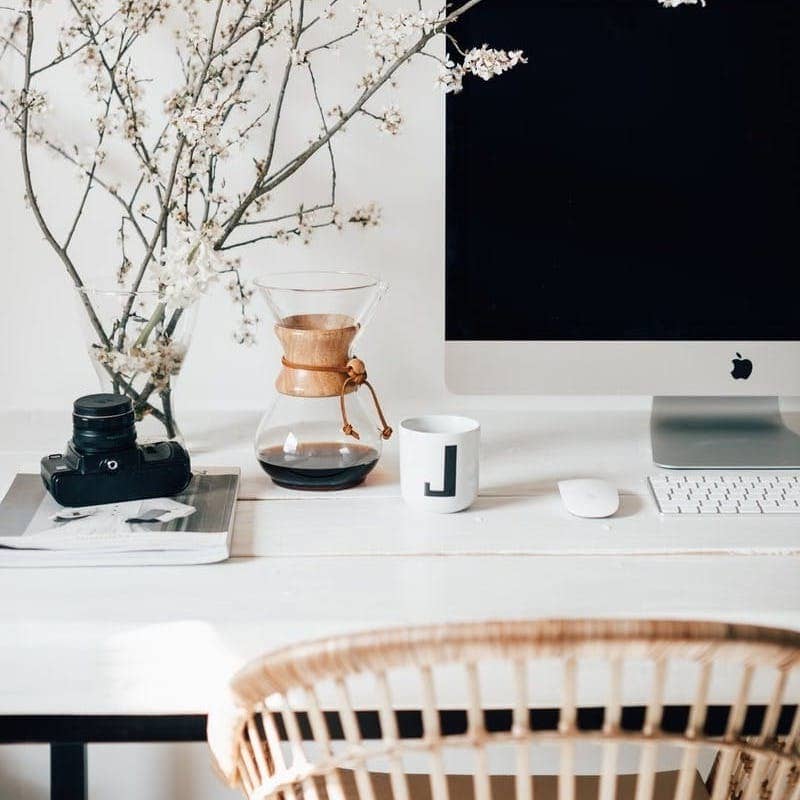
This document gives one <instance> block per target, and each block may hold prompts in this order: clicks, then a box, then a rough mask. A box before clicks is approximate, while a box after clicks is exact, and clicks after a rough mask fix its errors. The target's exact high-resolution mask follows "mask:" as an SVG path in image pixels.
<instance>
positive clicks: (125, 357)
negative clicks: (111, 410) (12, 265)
mask: <svg viewBox="0 0 800 800" xmlns="http://www.w3.org/2000/svg"><path fill="white" fill-rule="evenodd" d="M77 298H78V306H79V307H78V313H79V316H80V318H81V322H82V328H83V333H84V339H85V342H86V349H87V352H88V355H89V358H90V360H91V362H92V366H93V367H94V370H95V372H96V373H97V377H98V379H99V381H100V388H101V390H102V391H104V392H111V393H114V394H126V395H128V396H129V397H130V398H131V400H132V401H133V407H134V411H135V414H136V430H137V438H138V441H139V442H148V441H149V442H152V441H159V440H161V441H163V440H165V439H171V440H175V441H180V442H183V436H182V435H181V431H180V427H179V425H178V418H177V414H176V411H175V384H176V382H177V379H178V376H179V375H180V372H181V368H182V367H183V364H184V362H185V360H186V354H187V352H188V350H189V343H190V341H191V336H192V331H193V329H194V324H195V320H196V317H197V303H194V304H192V305H191V306H189V307H187V308H179V309H171V308H168V307H167V306H166V304H165V303H164V302H163V298H162V296H161V295H160V293H159V292H157V291H155V290H147V291H135V292H133V291H129V290H126V289H123V288H114V289H106V288H96V287H90V286H83V287H81V288H79V289H78V290H77Z"/></svg>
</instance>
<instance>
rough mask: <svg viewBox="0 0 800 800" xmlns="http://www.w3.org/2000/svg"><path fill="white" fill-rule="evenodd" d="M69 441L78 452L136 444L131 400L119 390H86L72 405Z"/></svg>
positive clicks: (121, 447) (106, 450)
mask: <svg viewBox="0 0 800 800" xmlns="http://www.w3.org/2000/svg"><path fill="white" fill-rule="evenodd" d="M72 443H73V444H74V445H75V449H76V450H78V451H79V452H82V453H106V452H109V451H111V450H124V449H127V448H129V447H133V446H134V445H135V444H136V426H135V425H134V417H133V404H132V403H131V401H130V398H129V397H125V396H124V395H120V394H88V395H86V396H85V397H79V398H78V399H77V400H76V401H75V403H74V404H73V407H72Z"/></svg>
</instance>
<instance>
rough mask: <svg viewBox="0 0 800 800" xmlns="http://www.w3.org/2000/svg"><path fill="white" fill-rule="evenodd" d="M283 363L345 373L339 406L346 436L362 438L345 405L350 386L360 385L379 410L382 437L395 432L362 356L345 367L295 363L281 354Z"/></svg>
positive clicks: (288, 366)
mask: <svg viewBox="0 0 800 800" xmlns="http://www.w3.org/2000/svg"><path fill="white" fill-rule="evenodd" d="M281 364H283V366H284V367H286V368H288V369H300V370H308V371H309V372H328V373H335V374H338V375H344V376H345V379H344V381H342V389H341V391H340V393H339V407H340V408H341V411H342V422H343V425H342V431H344V434H345V435H346V436H352V437H353V438H354V439H360V438H361V436H359V433H358V431H357V430H356V429H355V428H354V427H353V426H352V425H351V424H350V420H349V419H348V418H347V407H346V405H345V401H344V396H345V394H347V390H348V388H349V387H350V386H353V387H355V388H358V387H359V386H366V387H367V389H369V391H370V394H371V395H372V401H373V403H374V404H375V411H377V412H378V418H379V419H380V421H381V426H382V430H381V438H382V439H389V438H390V437H391V435H392V433H393V432H394V431H393V430H392V429H391V427H390V426H389V423H388V422H387V421H386V417H385V416H384V414H383V409H382V408H381V404H380V401H379V400H378V395H377V394H376V392H375V389H374V388H373V386H372V384H371V383H370V382H369V381H368V380H367V367H366V365H365V364H364V362H363V361H362V360H361V359H360V358H355V357H353V358H351V359H350V360H349V361H348V362H347V364H345V365H344V366H343V367H321V366H317V365H315V364H295V363H294V362H292V361H289V360H287V358H286V356H281Z"/></svg>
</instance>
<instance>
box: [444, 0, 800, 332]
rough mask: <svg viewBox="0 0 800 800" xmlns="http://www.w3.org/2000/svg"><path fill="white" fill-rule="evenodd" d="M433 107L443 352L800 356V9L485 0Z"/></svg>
mask: <svg viewBox="0 0 800 800" xmlns="http://www.w3.org/2000/svg"><path fill="white" fill-rule="evenodd" d="M452 32H453V33H454V34H456V35H457V37H458V40H459V42H460V44H461V45H462V47H472V46H480V45H481V44H483V43H484V42H487V43H489V44H490V45H492V46H497V47H505V48H508V49H518V48H521V49H523V50H524V51H525V53H526V55H527V56H528V59H529V61H528V64H527V65H523V66H518V67H516V68H515V69H514V70H512V71H511V72H509V73H507V74H505V75H502V76H500V77H496V78H494V79H492V80H491V81H488V82H484V81H482V80H480V79H478V78H475V77H468V78H466V79H465V84H464V91H463V92H462V93H461V94H458V95H448V99H447V310H446V328H447V331H446V333H447V338H448V339H449V340H558V339H564V340H732V341H736V340H740V341H743V340H796V339H800V258H798V253H799V252H800V213H798V212H800V208H798V206H799V205H800V203H798V200H799V199H800V140H799V139H798V123H800V72H799V71H798V66H800V2H799V1H798V0H708V2H707V6H706V7H705V8H702V7H700V6H699V5H693V6H681V7H678V8H673V9H671V8H664V7H662V6H661V5H659V3H658V2H657V0H483V2H482V3H480V4H479V5H478V6H477V7H476V8H475V9H474V10H473V11H471V12H470V14H468V15H467V16H465V17H464V19H463V20H462V21H461V22H459V24H458V25H457V26H454V27H453V30H452Z"/></svg>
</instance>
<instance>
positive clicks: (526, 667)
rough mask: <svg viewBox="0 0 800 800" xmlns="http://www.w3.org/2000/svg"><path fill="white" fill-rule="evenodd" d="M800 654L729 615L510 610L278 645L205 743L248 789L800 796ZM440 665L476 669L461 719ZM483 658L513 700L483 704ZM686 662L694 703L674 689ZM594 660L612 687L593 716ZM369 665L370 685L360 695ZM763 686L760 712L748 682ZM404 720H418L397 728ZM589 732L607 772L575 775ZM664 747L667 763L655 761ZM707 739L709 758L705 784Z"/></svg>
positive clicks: (351, 794)
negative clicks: (450, 761)
mask: <svg viewBox="0 0 800 800" xmlns="http://www.w3.org/2000/svg"><path fill="white" fill-rule="evenodd" d="M799 657H800V634H797V633H792V632H788V631H781V630H775V629H766V628H757V627H751V626H739V625H725V624H717V623H694V622H669V621H658V622H652V621H621V620H606V621H603V620H592V621H590V620H572V621H514V622H490V623H475V624H453V625H442V626H434V627H419V628H401V629H390V630H385V631H378V632H371V633H363V634H356V635H349V636H341V637H338V638H331V639H326V640H322V641H318V642H313V643H310V644H301V645H297V646H292V647H288V648H285V649H282V650H279V651H277V652H274V653H271V654H268V655H266V656H264V657H262V658H259V659H257V660H256V661H254V662H252V663H251V664H250V665H248V666H247V667H246V668H245V669H243V670H242V671H241V672H240V673H238V674H237V675H236V676H235V678H234V679H233V681H232V684H231V691H232V700H231V703H230V705H229V706H227V707H225V708H222V709H220V710H219V711H217V712H214V713H212V714H211V715H210V716H209V728H208V733H209V743H210V745H211V749H212V752H213V755H214V759H215V762H216V766H217V768H218V770H219V772H220V773H221V774H222V775H223V776H224V778H225V779H226V780H227V781H228V783H229V784H230V785H232V786H239V787H241V788H242V789H243V791H244V793H245V794H246V795H247V797H248V798H251V800H256V798H281V799H282V800H283V799H284V798H285V799H286V800H306V799H307V800H351V799H352V800H384V799H385V800H390V799H391V800H428V799H429V798H432V800H462V798H475V800H499V799H500V798H503V800H505V798H517V800H532V798H534V797H535V798H536V800H576V798H580V800H583V798H585V797H592V798H597V800H619V798H623V797H630V798H631V800H697V798H698V797H709V796H710V798H711V800H800V781H798V774H799V773H798V766H799V765H800V751H799V750H798V734H799V733H800V713H798V712H797V711H796V708H795V707H794V706H793V705H792V704H793V703H796V702H797V700H798V698H797V697H796V696H794V695H795V693H796V692H797V687H796V686H795V685H794V679H795V678H796V677H797V674H796V673H795V674H794V677H793V674H792V673H793V670H795V668H796V667H797V664H798V658H799ZM587 664H588V665H589V667H591V669H589V667H587ZM443 665H449V666H443ZM487 665H488V666H487ZM543 666H546V667H547V669H548V670H549V671H550V689H551V693H552V689H553V688H554V687H555V689H556V690H557V694H558V695H559V698H560V699H559V702H557V706H558V708H557V713H555V714H554V713H553V710H552V706H551V710H550V712H549V713H544V712H542V714H541V715H540V717H538V718H537V716H536V711H535V710H531V709H535V708H536V705H537V702H536V696H537V685H535V680H534V679H533V678H532V677H531V674H532V673H531V670H532V669H541V668H542V667H543ZM442 669H449V670H456V672H457V673H458V672H460V673H462V676H463V679H464V680H463V687H464V691H463V696H462V697H461V708H462V709H463V717H465V721H466V724H465V726H464V729H463V730H460V731H458V730H457V731H448V730H446V729H445V728H444V726H443V725H442V719H443V718H444V714H443V712H442V710H441V704H440V703H439V702H437V700H438V698H437V689H438V690H441V684H440V683H438V684H437V677H436V676H437V674H438V673H437V670H442ZM487 669H488V670H489V674H490V675H494V676H495V677H494V679H493V682H492V684H491V687H490V688H491V694H492V707H493V708H497V707H498V701H497V698H498V696H501V695H502V697H503V698H504V699H503V701H502V702H500V704H499V707H500V708H501V709H502V708H504V709H506V711H505V712H503V711H498V712H491V713H490V712H485V710H484V703H483V702H482V698H483V697H485V696H487V694H488V693H489V692H488V691H487V686H486V674H487ZM492 670H494V672H492ZM676 671H677V672H679V673H680V674H681V675H682V676H683V685H682V688H681V689H680V692H682V693H683V700H682V701H680V702H684V703H686V705H685V706H683V707H681V706H679V705H678V706H676V705H669V703H668V702H667V700H669V698H666V699H665V693H667V694H668V693H669V692H668V688H667V687H670V688H669V691H670V692H673V694H674V691H673V689H672V686H671V684H670V680H671V679H672V678H671V676H672V677H674V675H675V673H676ZM719 672H721V673H723V677H724V679H725V680H723V681H722V684H723V687H722V689H720V687H719V686H717V684H718V683H719V681H717V680H715V679H716V678H717V677H719V675H718V674H717V673H719ZM450 674H451V675H452V673H450ZM500 674H504V675H506V676H507V679H506V680H504V681H499V680H498V679H497V676H498V675H500ZM600 674H602V676H603V677H602V679H601V680H600V684H599V688H598V683H597V682H598V677H597V676H598V675H600ZM688 674H691V675H692V676H693V677H691V678H690V679H687V678H686V675H688ZM398 675H400V676H401V677H402V685H403V686H404V687H405V688H404V689H403V693H404V698H403V703H402V705H403V708H404V709H412V708H414V707H415V708H416V709H418V713H416V716H415V712H413V711H408V710H406V711H404V712H400V711H398V703H397V702H395V701H394V696H393V688H392V687H393V686H397V685H398V683H397V682H398V680H400V679H399V678H398ZM587 675H589V676H591V675H594V677H593V678H591V680H592V681H594V683H595V687H594V690H593V691H595V693H597V692H598V691H601V692H602V702H601V705H602V708H601V709H600V710H599V712H598V710H596V709H595V711H594V712H592V714H589V717H588V718H587V714H586V713H585V712H584V710H583V709H584V706H583V705H582V703H581V700H582V698H583V696H584V690H585V686H584V685H583V684H584V682H586V681H587V680H588V679H587ZM733 676H735V677H733ZM553 678H555V684H553V682H552V679H553ZM356 680H357V681H358V685H359V687H360V688H361V689H362V690H363V689H364V686H365V684H364V681H365V680H367V681H368V684H367V685H371V686H372V687H373V689H372V692H371V697H369V698H368V702H366V704H365V702H364V698H363V697H361V698H359V701H358V711H357V710H356V702H355V701H354V700H353V699H352V698H353V682H354V681H356ZM687 680H689V685H688V686H687V685H686V681H687ZM631 684H637V686H638V691H639V692H640V694H641V693H642V692H644V694H643V696H642V697H641V700H642V702H641V707H642V708H641V709H640V711H641V713H639V714H638V718H637V714H632V715H631V714H630V713H629V712H628V709H629V702H630V701H629V698H628V697H627V693H628V690H629V689H630V686H631ZM765 685H766V686H767V692H766V701H765V702H764V703H763V705H762V707H761V710H760V711H759V709H757V708H754V707H752V706H754V701H753V696H754V694H755V690H756V688H758V692H760V693H762V694H763V690H764V686H765ZM413 686H416V687H418V688H417V691H416V695H415V697H414V699H413V702H412V703H410V704H409V697H408V693H409V691H410V689H409V687H413ZM452 688H453V687H452V686H448V689H450V690H452ZM720 692H722V694H720ZM362 693H363V692H362ZM450 693H451V694H452V691H451V692H450ZM789 693H791V695H792V696H788V694H789ZM329 695H330V696H329ZM687 697H688V698H693V700H690V701H687V700H686V698H687ZM755 699H756V701H758V698H757V697H756V698H755ZM450 706H451V707H452V702H451V703H450ZM370 709H371V710H370ZM634 710H635V709H634ZM666 711H669V712H670V715H671V716H670V715H668V714H666V713H665V712H666ZM712 712H713V714H712ZM492 713H494V716H492ZM404 714H405V716H403V715H404ZM631 718H633V721H631ZM746 718H747V720H748V724H750V725H751V727H752V724H753V720H754V719H755V720H756V722H755V730H754V731H750V732H749V733H748V732H747V731H746V730H745V727H744V726H745V720H746ZM409 719H410V720H411V721H412V723H413V722H414V721H415V720H416V724H411V725H408V724H406V725H405V727H406V728H409V730H405V731H404V730H402V728H403V725H401V724H400V722H402V721H403V720H405V722H406V723H407V722H408V720H409ZM676 719H677V723H676ZM548 720H549V721H550V724H548ZM714 725H716V726H717V728H718V730H716V731H715V730H713V728H714ZM367 729H369V730H367ZM587 747H588V748H594V749H596V751H597V763H598V764H599V769H597V770H596V772H597V777H595V778H591V777H586V776H580V775H576V772H577V771H578V770H577V769H576V763H577V762H576V756H577V754H578V752H579V751H582V749H583V748H587ZM545 750H546V752H547V753H549V754H550V755H549V756H548V758H549V759H550V761H551V762H552V761H553V760H555V764H556V769H555V771H554V774H553V775H552V776H550V777H542V776H539V775H538V774H537V772H538V771H541V767H542V765H543V764H544V763H545V762H546V760H547V759H545V758H543V757H542V755H541V754H542V753H544V752H545ZM632 750H633V751H635V753H634V755H635V760H634V762H633V763H634V764H635V769H633V770H632V771H631V770H629V771H628V772H629V773H630V772H632V773H633V774H627V775H618V774H617V773H618V772H619V771H620V770H619V759H620V756H621V754H622V753H623V751H624V752H625V754H626V758H628V763H630V758H629V756H630V754H631V751H632ZM665 751H669V752H670V753H671V754H672V757H673V763H674V767H673V770H672V771H671V772H662V771H660V770H659V764H660V760H661V758H662V757H663V754H664V752H665ZM707 751H712V752H713V756H712V757H711V758H708V757H707V756H708V753H707ZM452 753H460V754H461V757H462V759H463V758H468V760H469V763H470V767H469V769H468V770H467V771H468V772H469V773H470V774H468V775H466V776H465V775H460V776H453V775H451V774H450V770H449V769H448V768H447V758H448V757H450V756H451V755H452ZM498 753H500V755H501V756H502V757H505V758H506V763H507V764H508V763H510V764H512V767H511V769H509V770H505V771H506V773H508V774H505V775H497V774H495V772H496V770H495V769H494V768H493V766H492V762H493V759H495V756H497V754H498ZM553 754H555V759H553ZM701 754H703V758H705V759H706V763H712V762H713V767H712V769H711V771H710V775H709V777H708V778H707V780H706V783H705V784H704V783H703V782H701V780H700V777H699V775H698V764H699V763H700V762H699V759H701ZM421 758H424V760H425V762H426V764H427V768H426V769H423V770H420V769H418V768H417V767H418V765H419V762H420V759H421ZM415 765H416V766H415ZM533 767H536V768H533ZM417 773H425V774H417ZM534 775H537V776H536V777H533V776H534Z"/></svg>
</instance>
